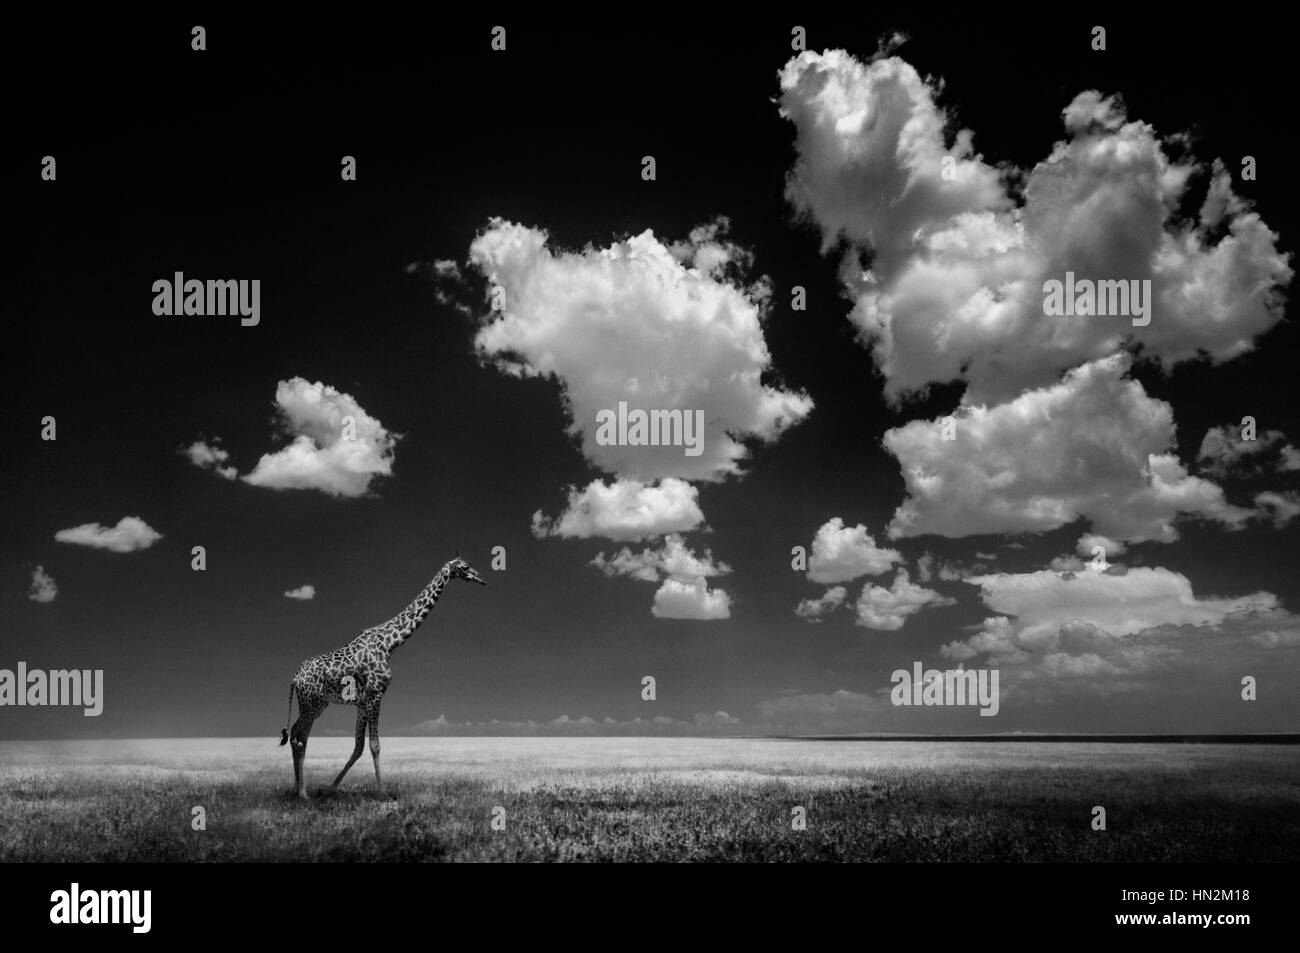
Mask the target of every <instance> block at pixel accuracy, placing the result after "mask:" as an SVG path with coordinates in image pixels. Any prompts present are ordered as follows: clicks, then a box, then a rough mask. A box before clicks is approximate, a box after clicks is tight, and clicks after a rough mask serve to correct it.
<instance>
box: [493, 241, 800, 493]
mask: <svg viewBox="0 0 1300 953" xmlns="http://www.w3.org/2000/svg"><path fill="white" fill-rule="evenodd" d="M721 231H722V229H721V228H719V227H714V228H712V229H710V228H705V229H697V230H696V231H695V232H693V233H692V235H691V239H690V242H688V243H677V244H675V245H670V246H665V245H664V244H663V243H662V242H660V240H659V239H658V238H656V237H655V235H654V233H653V232H650V231H646V232H643V233H641V234H640V235H636V236H633V237H631V238H629V239H627V240H626V241H620V242H615V243H613V244H611V245H610V246H608V247H605V248H596V247H592V246H588V247H587V248H585V249H583V250H581V251H564V250H553V249H552V248H551V247H549V246H548V236H547V234H546V232H544V231H541V230H539V229H534V228H528V227H525V226H523V225H516V224H514V223H511V222H507V221H503V220H501V219H493V220H492V222H491V223H490V224H489V227H488V228H487V230H486V231H484V232H483V234H481V235H479V236H478V238H477V239H475V241H474V242H473V244H472V245H471V247H470V256H469V258H470V262H471V264H472V265H473V266H474V267H476V268H477V269H478V270H479V272H481V273H482V275H483V276H484V277H485V278H486V279H487V280H488V281H489V282H490V283H491V284H492V285H494V286H496V287H499V288H500V289H502V291H503V292H504V308H503V310H502V311H500V312H495V313H494V314H493V315H492V316H491V317H490V318H489V319H488V321H487V323H486V324H485V325H484V326H483V327H482V328H481V329H480V330H479V332H478V334H477V336H476V338H475V346H476V347H477V349H478V351H479V353H480V354H481V355H483V356H484V358H486V359H490V360H492V361H493V362H495V363H496V365H497V366H498V367H499V368H501V369H502V370H503V371H506V372H507V373H511V374H518V375H528V376H534V375H538V376H547V377H553V378H554V379H556V380H557V381H558V382H559V383H560V384H561V386H562V388H563V392H564V399H565V402H566V409H567V410H568V412H569V416H570V420H571V426H570V432H571V433H573V434H574V435H576V436H577V437H578V438H579V440H580V443H581V447H582V451H583V453H584V455H585V456H586V457H587V459H588V460H589V461H590V462H591V463H592V464H593V465H595V466H596V467H597V468H599V469H601V470H603V471H605V472H606V473H610V474H613V475H616V476H619V477H625V478H632V479H636V480H640V481H644V482H653V481H655V480H659V479H662V478H666V477H675V478H679V479H683V480H720V479H723V478H725V477H727V476H728V475H733V474H737V473H739V472H740V471H741V468H742V463H743V462H744V460H745V457H746V449H745V446H744V445H743V444H742V443H741V440H742V439H744V438H755V439H757V440H759V441H766V442H770V441H773V440H775V439H776V438H777V437H778V436H779V435H780V434H781V432H782V431H784V430H785V429H786V428H787V427H789V426H791V425H792V424H795V423H798V422H799V421H800V420H802V419H803V418H804V417H806V416H807V415H808V413H809V411H811V409H812V401H811V400H810V399H809V398H808V397H807V396H806V395H805V394H802V393H796V392H793V391H788V390H783V389H781V388H779V387H776V386H771V385H768V384H764V383H763V382H762V380H761V378H762V376H763V374H764V372H767V371H769V370H770V369H771V358H770V355H769V353H768V350H767V344H766V341H765V340H764V338H763V326H762V319H763V313H764V307H765V301H766V297H767V294H768V289H767V288H766V286H764V285H759V286H749V287H746V286H745V285H743V284H741V283H739V281H738V280H734V279H733V278H732V277H730V276H729V274H728V273H727V267H728V266H729V264H731V263H733V262H738V261H742V260H743V259H744V257H745V256H744V254H743V253H741V252H740V250H739V249H736V248H735V247H734V246H732V245H731V244H730V243H727V242H726V241H725V240H724V239H722V238H721V237H720V232H721ZM620 401H623V402H626V404H627V406H628V408H629V409H642V410H654V409H661V410H680V411H683V412H686V413H694V412H695V411H697V410H698V411H702V416H703V421H704V437H705V439H704V443H703V448H702V452H701V453H700V454H699V455H698V456H688V455H686V454H685V453H684V448H683V447H682V446H617V445H601V444H600V443H598V442H597V430H598V422H597V415H598V414H599V413H600V412H602V411H612V410H616V409H617V408H618V405H619V402H620Z"/></svg>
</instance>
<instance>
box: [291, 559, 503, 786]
mask: <svg viewBox="0 0 1300 953" xmlns="http://www.w3.org/2000/svg"><path fill="white" fill-rule="evenodd" d="M452 579H468V580H469V581H470V582H476V583H478V584H479V585H480V586H485V585H487V583H486V582H485V581H484V580H483V577H482V576H480V575H479V574H478V573H477V572H476V571H475V570H474V569H473V568H471V566H470V565H469V563H467V562H465V560H463V559H461V558H460V556H457V557H456V558H455V559H452V560H450V561H449V562H448V563H447V564H446V565H444V566H443V567H442V568H441V569H440V570H438V574H437V575H436V576H434V577H433V580H432V581H431V582H430V583H429V584H428V585H427V586H425V587H424V588H423V589H422V590H420V594H419V595H418V596H416V597H415V601H414V602H412V603H411V604H410V605H409V606H407V607H406V608H405V609H403V610H402V611H401V612H399V613H398V614H397V615H395V616H393V618H391V619H389V620H388V621H387V622H385V623H384V624H383V625H377V626H375V627H374V628H372V629H366V630H365V631H364V632H362V633H361V634H360V635H358V636H357V637H356V638H355V639H353V640H352V641H351V642H349V643H348V644H347V645H345V646H343V648H341V649H335V650H334V651H333V652H327V653H325V654H324V655H316V656H313V657H312V658H309V659H307V661H305V662H303V663H302V664H301V665H300V666H298V671H297V673H296V674H295V675H294V676H293V678H292V679H290V680H289V718H288V719H286V723H285V727H284V730H283V731H282V732H281V733H280V744H282V745H283V744H286V743H290V742H291V743H292V744H291V748H290V750H291V751H292V753H293V781H294V786H295V788H296V789H297V792H298V796H299V797H301V798H306V797H307V787H306V781H305V780H304V777H303V759H304V757H305V756H306V754H307V738H308V736H309V735H310V734H311V726H312V724H313V723H314V722H315V721H316V719H317V718H319V717H320V713H321V712H323V711H324V710H325V708H326V706H327V705H329V704H331V703H334V704H341V705H356V706H357V733H356V747H355V748H354V749H353V750H352V757H351V758H349V759H348V763H347V764H345V765H344V766H343V770H342V771H340V772H339V774H338V777H336V778H335V779H334V785H333V786H334V787H336V788H337V787H338V786H339V784H340V783H342V781H343V776H344V775H345V774H347V773H348V769H349V768H351V767H352V765H353V764H355V763H356V760H357V758H359V757H361V752H362V751H363V750H364V748H365V744H366V733H367V731H368V732H369V733H370V753H371V755H372V756H373V757H374V759H375V784H376V785H380V784H382V779H381V777H380V774H379V705H380V702H381V701H383V698H384V692H386V691H388V684H389V682H391V681H392V677H393V671H392V669H391V668H390V667H389V658H390V657H391V656H392V654H393V650H394V649H396V648H397V647H398V646H399V645H401V644H402V643H403V642H405V641H406V640H407V639H408V638H410V636H411V633H412V632H414V631H415V630H416V629H417V628H418V627H419V625H420V623H421V622H423V621H424V617H425V616H427V615H428V614H429V610H430V609H432V608H433V606H434V603H436V602H437V601H438V597H439V596H440V595H442V590H443V588H444V587H446V585H447V583H448V582H449V581H450V580H452ZM295 696H297V698H298V720H297V721H294V722H293V724H292V725H290V724H289V723H288V721H289V720H290V719H292V718H293V700H294V697H295Z"/></svg>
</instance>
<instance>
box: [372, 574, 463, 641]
mask: <svg viewBox="0 0 1300 953" xmlns="http://www.w3.org/2000/svg"><path fill="white" fill-rule="evenodd" d="M450 578H451V563H447V565H445V566H443V567H442V568H441V569H440V570H438V575H436V576H434V577H433V580H432V581H431V582H430V583H429V584H428V585H427V586H425V587H424V588H423V589H421V590H420V594H419V595H418V596H416V597H415V601H414V602H412V603H411V604H410V605H409V606H407V607H406V608H405V609H403V610H402V611H401V612H399V613H398V614H397V615H395V616H393V618H392V619H390V620H389V622H388V624H387V625H386V626H384V627H383V628H384V629H385V630H386V631H385V633H384V638H383V642H382V643H381V645H380V647H381V648H382V649H383V650H384V654H385V655H392V654H393V650H394V649H396V648H397V647H398V646H399V645H401V644H402V643H403V642H405V641H406V640H407V639H409V638H410V637H411V634H412V633H413V632H414V631H415V630H416V629H418V628H419V627H420V623H421V622H423V621H424V617H425V616H427V615H428V614H429V612H430V610H432V609H433V606H434V604H435V603H436V602H437V601H438V597H439V596H440V595H442V590H443V588H444V587H445V586H446V585H447V580H448V579H450Z"/></svg>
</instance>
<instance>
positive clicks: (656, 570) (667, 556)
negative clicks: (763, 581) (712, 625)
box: [591, 533, 731, 619]
mask: <svg viewBox="0 0 1300 953" xmlns="http://www.w3.org/2000/svg"><path fill="white" fill-rule="evenodd" d="M591 562H592V565H593V566H596V567H597V568H598V569H600V570H601V571H602V572H604V573H605V575H607V576H626V577H628V578H631V579H639V580H641V581H642V582H660V583H661V584H660V586H659V589H658V591H657V592H655V596H654V602H653V604H652V605H651V613H652V614H653V615H654V616H655V618H658V619H727V618H730V617H731V597H730V596H729V595H728V594H727V593H726V592H725V591H724V590H722V589H710V588H709V585H708V580H709V579H710V578H711V577H713V576H722V575H726V574H727V573H729V572H731V567H730V566H728V565H727V564H726V563H721V562H718V563H715V562H714V561H713V553H711V552H709V551H708V550H707V549H706V550H705V551H704V555H703V556H696V555H695V553H694V551H692V550H691V548H690V547H688V546H687V545H686V544H685V543H684V542H683V541H682V538H681V536H679V535H677V534H676V533H673V534H670V535H669V536H668V537H667V538H666V539H665V540H664V544H663V546H661V547H660V548H659V549H651V548H647V549H643V550H641V552H639V553H634V552H633V551H632V550H631V549H629V548H627V547H624V548H623V549H621V550H620V551H619V552H617V553H615V554H614V555H613V556H608V557H607V556H606V555H605V554H604V553H598V554H597V555H596V558H595V559H593V560H592V561H591Z"/></svg>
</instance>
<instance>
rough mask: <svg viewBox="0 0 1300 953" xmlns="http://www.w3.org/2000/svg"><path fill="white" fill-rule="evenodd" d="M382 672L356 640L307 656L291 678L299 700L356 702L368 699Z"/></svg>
mask: <svg viewBox="0 0 1300 953" xmlns="http://www.w3.org/2000/svg"><path fill="white" fill-rule="evenodd" d="M382 674H383V673H382V672H380V671H378V670H377V666H376V665H375V664H370V663H369V661H368V660H367V659H366V658H365V657H364V655H363V654H362V653H361V652H360V651H359V647H358V646H357V645H356V643H355V642H354V643H352V644H349V645H346V646H344V647H343V648H341V649H335V650H334V651H333V652H326V653H324V654H323V655H315V656H313V657H311V658H309V659H307V660H306V661H305V662H303V663H302V664H301V665H300V666H298V672H297V674H295V675H294V676H293V680H292V681H293V685H294V689H295V690H296V691H297V693H298V698H299V700H300V701H304V700H305V701H307V702H315V703H318V704H333V705H355V704H357V703H358V702H359V701H360V700H362V699H364V698H365V696H366V694H367V689H369V688H370V687H372V686H371V683H372V682H378V681H379V676H382ZM348 679H351V682H350V683H349V681H348Z"/></svg>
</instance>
